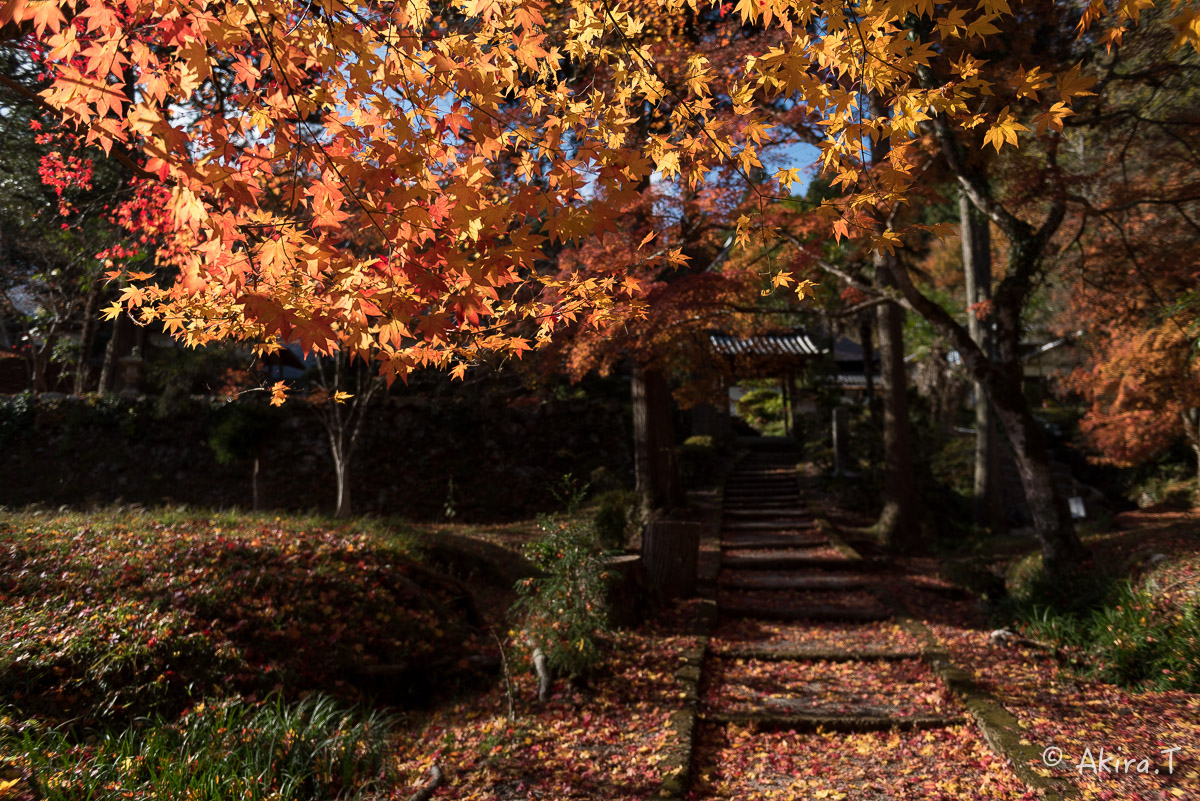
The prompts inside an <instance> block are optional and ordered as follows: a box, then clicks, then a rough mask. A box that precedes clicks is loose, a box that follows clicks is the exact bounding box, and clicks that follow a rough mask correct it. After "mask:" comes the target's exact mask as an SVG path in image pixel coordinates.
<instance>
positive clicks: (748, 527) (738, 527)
mask: <svg viewBox="0 0 1200 801" xmlns="http://www.w3.org/2000/svg"><path fill="white" fill-rule="evenodd" d="M815 525H816V520H814V519H813V518H812V517H801V518H798V519H796V520H790V521H789V520H744V519H738V520H725V521H722V523H721V528H723V529H726V530H728V531H770V530H772V529H789V528H790V529H810V528H814V527H815Z"/></svg>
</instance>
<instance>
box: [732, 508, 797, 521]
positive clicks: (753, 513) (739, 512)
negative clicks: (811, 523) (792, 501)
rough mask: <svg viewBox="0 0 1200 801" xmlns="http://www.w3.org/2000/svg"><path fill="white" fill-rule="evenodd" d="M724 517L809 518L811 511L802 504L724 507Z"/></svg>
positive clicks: (740, 518)
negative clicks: (768, 507)
mask: <svg viewBox="0 0 1200 801" xmlns="http://www.w3.org/2000/svg"><path fill="white" fill-rule="evenodd" d="M725 516H726V517H736V518H738V519H739V520H742V519H747V518H755V517H770V518H772V519H776V520H786V519H788V518H790V517H802V518H804V519H806V520H811V519H812V517H813V515H812V512H810V511H808V510H807V509H806V508H805V507H803V506H793V507H791V508H785V509H726V510H725Z"/></svg>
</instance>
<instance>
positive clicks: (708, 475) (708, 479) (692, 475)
mask: <svg viewBox="0 0 1200 801" xmlns="http://www.w3.org/2000/svg"><path fill="white" fill-rule="evenodd" d="M719 460H720V453H719V451H718V450H717V446H716V443H714V442H713V438H712V437H707V436H701V437H688V438H687V439H685V440H684V441H683V444H682V445H680V446H679V451H678V461H679V472H680V473H681V474H682V476H683V480H684V483H686V484H687V485H689V486H693V487H702V486H706V485H708V484H711V483H713V481H715V480H716V478H717V467H718V465H719V463H720V461H719Z"/></svg>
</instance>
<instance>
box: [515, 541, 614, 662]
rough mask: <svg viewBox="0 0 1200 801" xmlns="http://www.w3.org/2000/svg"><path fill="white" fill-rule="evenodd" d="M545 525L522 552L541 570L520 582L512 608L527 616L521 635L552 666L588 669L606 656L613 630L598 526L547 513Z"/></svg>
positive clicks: (525, 643) (531, 648) (524, 641)
mask: <svg viewBox="0 0 1200 801" xmlns="http://www.w3.org/2000/svg"><path fill="white" fill-rule="evenodd" d="M541 529H542V535H541V536H539V537H538V538H537V539H535V540H533V541H532V542H530V543H529V544H527V545H526V546H525V548H524V553H525V557H526V558H527V559H529V561H530V562H532V563H533V565H534V567H536V568H537V569H538V570H539V571H541V572H542V575H541V576H540V577H536V578H527V579H523V580H521V581H519V582H518V583H517V587H516V589H517V594H518V596H519V597H518V599H517V602H516V604H515V605H514V611H516V612H517V613H518V614H519V615H521V616H522V617H523V618H524V625H523V629H522V635H521V637H522V641H523V644H524V645H526V646H527V647H528V648H529V650H530V651H531V652H532V651H533V649H535V648H541V649H542V651H543V652H544V653H545V654H546V660H547V661H548V662H549V664H550V668H551V669H552V670H554V671H556V672H558V673H562V674H567V675H573V676H579V675H586V674H587V673H589V672H591V671H592V670H593V669H594V668H595V667H596V666H597V665H598V664H599V663H600V661H601V660H602V658H603V649H602V647H601V645H602V642H603V638H604V635H605V633H606V632H608V630H609V621H608V600H607V595H606V586H605V585H606V583H607V580H608V574H607V573H605V570H604V560H603V558H602V557H601V554H600V548H599V546H598V544H597V534H596V531H595V527H594V525H593V524H591V523H580V522H575V521H567V520H558V519H555V518H543V519H542V521H541Z"/></svg>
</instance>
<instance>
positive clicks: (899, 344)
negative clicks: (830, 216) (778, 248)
mask: <svg viewBox="0 0 1200 801" xmlns="http://www.w3.org/2000/svg"><path fill="white" fill-rule="evenodd" d="M871 113H872V114H874V115H875V116H883V115H886V114H887V109H886V108H885V107H884V105H883V101H882V100H881V99H880V97H879V95H875V94H873V95H872V96H871ZM890 151H891V142H890V140H888V139H887V138H886V137H882V136H881V137H879V138H878V139H876V140H874V141H873V142H872V143H871V165H872V166H873V167H874V166H881V165H883V164H884V163H885V162H886V161H887V158H888V154H889V152H890ZM876 213H877V215H878V222H877V223H876V227H877V230H879V231H883V230H885V229H886V227H887V226H888V224H889V223H887V222H886V221H885V220H884V218H883V210H882V209H878V210H877V212H876ZM872 262H873V264H874V267H875V283H876V284H877V285H878V286H880V287H882V288H885V289H893V288H895V287H896V286H897V285H898V280H899V279H898V277H897V274H898V273H899V272H901V271H902V270H903V267H902V266H901V265H900V264H899V263H898V262H897V261H896V256H895V254H893V253H888V252H885V251H883V250H877V251H876V252H875V253H874V254H873V255H872ZM875 319H876V323H877V327H878V334H879V379H880V381H879V384H880V391H881V394H882V396H883V454H884V460H885V462H886V464H885V466H884V470H885V473H884V489H883V511H882V512H880V514H879V521H878V522H877V523H876V524H875V531H876V533H877V534H879V536H880V539H881V540H882V542H883V543H884V544H885V545H887V546H888V547H894V548H900V549H906V548H910V547H912V546H913V545H915V544H916V542H917V538H918V534H919V530H918V527H917V486H916V481H914V479H913V461H912V434H911V431H910V425H909V419H908V374H907V371H906V369H905V365H904V310H903V309H902V308H901V307H900V305H899V304H897V303H895V302H892V301H889V302H887V303H881V304H880V305H878V306H876V307H875ZM865 355H866V354H864V356H865Z"/></svg>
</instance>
